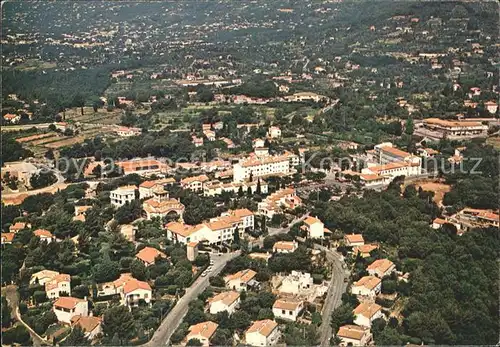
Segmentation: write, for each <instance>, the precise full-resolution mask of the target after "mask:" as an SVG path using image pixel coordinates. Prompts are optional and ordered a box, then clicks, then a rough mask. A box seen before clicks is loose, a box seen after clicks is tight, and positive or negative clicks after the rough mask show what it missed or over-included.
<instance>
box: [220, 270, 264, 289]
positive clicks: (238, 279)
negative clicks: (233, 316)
mask: <svg viewBox="0 0 500 347" xmlns="http://www.w3.org/2000/svg"><path fill="white" fill-rule="evenodd" d="M256 275H257V273H256V272H255V271H253V270H251V269H246V270H241V271H238V272H237V273H235V274H232V275H228V276H226V277H224V282H225V283H226V288H229V289H233V290H237V291H242V290H248V288H249V287H251V286H252V284H253V282H252V281H253V280H254V277H255V276H256Z"/></svg>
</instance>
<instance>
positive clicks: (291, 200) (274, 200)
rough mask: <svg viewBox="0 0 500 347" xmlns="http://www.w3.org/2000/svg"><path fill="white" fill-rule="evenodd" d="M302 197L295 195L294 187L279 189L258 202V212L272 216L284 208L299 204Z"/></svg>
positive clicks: (291, 207)
mask: <svg viewBox="0 0 500 347" xmlns="http://www.w3.org/2000/svg"><path fill="white" fill-rule="evenodd" d="M301 205H302V199H301V198H300V197H298V196H297V194H296V192H295V189H293V188H285V189H280V190H278V191H276V192H274V193H272V194H271V195H269V196H267V197H266V199H265V200H264V201H261V202H259V203H258V209H259V214H261V215H264V216H266V217H268V218H272V217H273V216H274V215H275V214H276V213H281V212H283V210H285V209H291V210H293V209H294V208H296V207H298V206H301Z"/></svg>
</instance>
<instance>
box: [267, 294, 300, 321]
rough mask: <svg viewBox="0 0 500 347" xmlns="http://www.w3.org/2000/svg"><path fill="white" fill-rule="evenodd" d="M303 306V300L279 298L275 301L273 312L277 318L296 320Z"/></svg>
mask: <svg viewBox="0 0 500 347" xmlns="http://www.w3.org/2000/svg"><path fill="white" fill-rule="evenodd" d="M303 308H304V302H303V301H296V300H289V299H278V300H276V301H275V302H274V305H273V314H274V316H275V317H276V318H281V319H286V320H291V321H294V322H295V321H296V320H297V317H298V316H299V314H300V312H301V311H302V309H303Z"/></svg>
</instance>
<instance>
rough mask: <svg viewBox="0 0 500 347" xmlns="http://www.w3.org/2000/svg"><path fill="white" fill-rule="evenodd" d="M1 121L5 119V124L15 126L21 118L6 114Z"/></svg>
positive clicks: (16, 115)
mask: <svg viewBox="0 0 500 347" xmlns="http://www.w3.org/2000/svg"><path fill="white" fill-rule="evenodd" d="M3 119H5V121H6V122H9V123H12V124H16V123H19V121H20V120H21V116H20V115H18V114H14V113H7V114H5V115H4V116H3Z"/></svg>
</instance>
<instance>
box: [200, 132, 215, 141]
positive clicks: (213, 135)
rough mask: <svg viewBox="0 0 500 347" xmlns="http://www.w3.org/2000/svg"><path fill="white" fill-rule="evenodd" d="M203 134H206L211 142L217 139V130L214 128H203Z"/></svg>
mask: <svg viewBox="0 0 500 347" xmlns="http://www.w3.org/2000/svg"><path fill="white" fill-rule="evenodd" d="M203 135H205V137H206V138H207V140H208V141H210V142H212V141H215V140H216V136H215V131H213V130H203Z"/></svg>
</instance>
